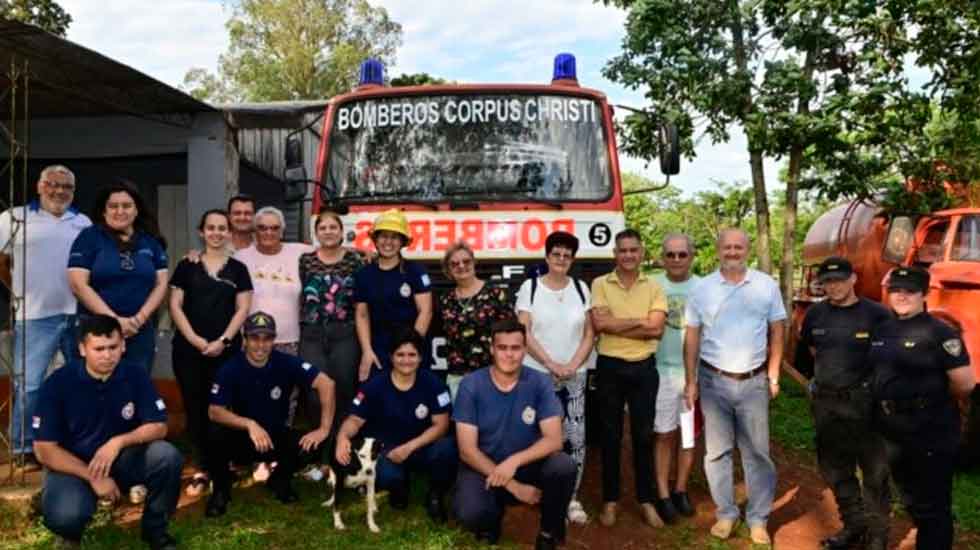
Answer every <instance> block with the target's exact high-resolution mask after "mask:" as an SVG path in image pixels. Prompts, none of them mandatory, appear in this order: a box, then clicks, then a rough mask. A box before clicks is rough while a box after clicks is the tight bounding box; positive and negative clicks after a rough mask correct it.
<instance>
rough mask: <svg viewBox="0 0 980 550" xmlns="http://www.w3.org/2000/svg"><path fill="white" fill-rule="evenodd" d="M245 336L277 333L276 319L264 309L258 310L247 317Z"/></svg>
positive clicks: (273, 334)
mask: <svg viewBox="0 0 980 550" xmlns="http://www.w3.org/2000/svg"><path fill="white" fill-rule="evenodd" d="M244 330H245V336H253V335H256V334H268V335H271V336H275V335H276V320H275V319H273V318H272V315H269V314H268V313H266V312H264V311H256V312H255V313H253V314H251V315H249V316H248V318H247V319H245V325H244Z"/></svg>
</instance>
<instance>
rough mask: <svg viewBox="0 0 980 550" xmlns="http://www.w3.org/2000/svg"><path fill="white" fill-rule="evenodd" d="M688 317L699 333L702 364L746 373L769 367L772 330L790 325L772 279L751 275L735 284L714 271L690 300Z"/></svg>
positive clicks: (756, 274)
mask: <svg viewBox="0 0 980 550" xmlns="http://www.w3.org/2000/svg"><path fill="white" fill-rule="evenodd" d="M685 317H686V318H687V326H689V327H700V328H701V352H700V358H701V359H702V360H703V361H706V362H708V363H710V364H711V365H713V366H715V367H717V368H719V369H722V370H724V371H727V372H732V373H743V372H748V371H750V370H752V369H754V368H756V367H758V366H760V365H762V364H763V363H764V362H765V361H766V348H767V345H768V343H769V324H770V323H774V322H776V321H782V320H783V319H786V308H784V307H783V299H782V296H781V295H780V293H779V286H778V285H777V284H776V281H774V280H773V278H772V277H770V276H769V275H767V274H765V273H762V272H761V271H756V270H754V269H749V270H748V271H747V272H746V274H745V278H744V279H742V281H741V282H740V283H737V284H736V283H730V282H728V281H726V280H725V279H724V277H722V276H721V272H719V271H715V272H714V273H712V274H710V275H708V276H707V277H705V278H704V279H701V282H699V283H698V284H697V286H695V287H694V290H693V291H692V292H691V294H690V296H688V300H687V306H686V309H685Z"/></svg>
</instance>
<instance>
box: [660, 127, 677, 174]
mask: <svg viewBox="0 0 980 550" xmlns="http://www.w3.org/2000/svg"><path fill="white" fill-rule="evenodd" d="M660 171H661V172H663V173H664V174H665V175H667V176H674V175H677V174H678V173H679V172H680V171H681V142H680V136H678V135H677V126H676V125H674V124H672V123H670V122H666V123H664V124H663V125H662V126H660Z"/></svg>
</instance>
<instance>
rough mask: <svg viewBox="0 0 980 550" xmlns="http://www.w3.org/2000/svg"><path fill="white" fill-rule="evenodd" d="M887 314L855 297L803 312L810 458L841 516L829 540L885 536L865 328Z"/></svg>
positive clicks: (884, 487)
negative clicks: (810, 372) (810, 370)
mask: <svg viewBox="0 0 980 550" xmlns="http://www.w3.org/2000/svg"><path fill="white" fill-rule="evenodd" d="M890 317H891V315H890V314H889V313H888V310H886V309H885V308H884V307H882V306H881V305H879V304H877V303H874V302H872V301H870V300H866V299H864V298H859V299H858V301H857V303H854V304H851V305H848V306H835V305H832V304H830V303H828V302H821V303H819V304H816V305H814V306H813V307H811V308H810V309H809V310H808V311H807V314H806V317H805V319H804V320H803V328H802V331H801V332H802V334H801V335H800V336H801V339H800V343H801V345H805V346H807V347H812V348H814V351H815V356H816V357H815V369H814V378H813V385H812V388H813V399H812V400H811V403H810V406H811V411H812V413H813V421H814V425H815V427H816V432H817V434H816V443H817V460H818V463H819V466H820V473H821V475H822V476H823V478H824V480H825V481H826V482H827V484H828V485H830V488H831V489H832V490H833V492H834V498H835V499H836V500H837V507H838V509H839V512H840V516H841V521H842V522H843V524H844V530H843V531H841V532H840V533H838V535H837V536H835V537H832V538H831V539H828V540H827V541H825V545H826V546H827V547H829V548H847V547H848V546H849V545H850V544H851V543H852V542H854V541H856V540H858V539H860V538H861V537H862V536H864V535H865V533H867V534H868V535H870V538H872V539H878V540H880V541H884V540H886V539H887V535H888V513H889V503H890V493H889V489H888V487H889V486H888V461H887V459H886V458H885V446H884V442H883V440H882V438H881V436H879V435H878V434H877V433H876V432H875V431H874V427H873V425H872V399H871V387H870V375H871V369H870V368H869V367H868V362H867V356H868V350H869V348H870V347H871V332H872V329H874V328H875V327H877V326H878V325H880V324H881V323H882V322H884V321H885V320H887V319H889V318H890ZM857 467H860V468H861V474H862V480H861V481H859V480H858V478H857V475H856V468H857ZM862 482H863V483H862ZM862 486H863V491H862ZM879 544H880V542H879Z"/></svg>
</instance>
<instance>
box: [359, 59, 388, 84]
mask: <svg viewBox="0 0 980 550" xmlns="http://www.w3.org/2000/svg"><path fill="white" fill-rule="evenodd" d="M384 83H385V66H384V64H382V63H381V61H380V60H378V59H370V58H369V59H365V60H364V61H363V62H362V63H361V76H360V78H359V79H358V85H360V86H366V85H368V84H377V85H378V86H383V85H384Z"/></svg>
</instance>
